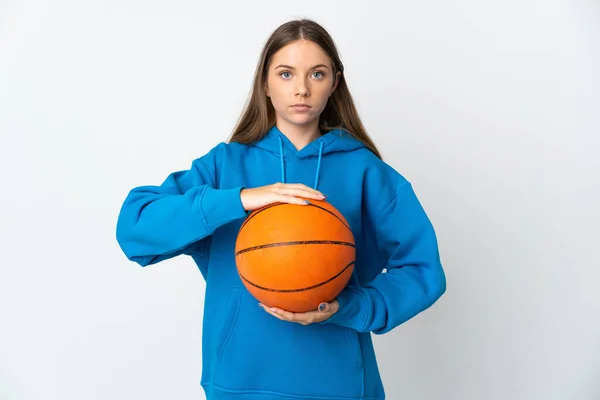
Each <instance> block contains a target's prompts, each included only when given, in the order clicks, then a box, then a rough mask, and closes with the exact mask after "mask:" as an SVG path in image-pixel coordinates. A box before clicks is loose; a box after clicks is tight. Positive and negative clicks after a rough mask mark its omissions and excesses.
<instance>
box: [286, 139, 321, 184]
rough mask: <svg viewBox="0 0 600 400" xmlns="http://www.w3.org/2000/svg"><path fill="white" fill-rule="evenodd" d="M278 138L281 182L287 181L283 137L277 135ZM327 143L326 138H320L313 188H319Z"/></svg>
mask: <svg viewBox="0 0 600 400" xmlns="http://www.w3.org/2000/svg"><path fill="white" fill-rule="evenodd" d="M277 139H279V160H280V162H281V183H285V162H284V161H283V140H282V139H281V135H277ZM324 143H325V139H323V138H320V139H319V159H318V160H317V173H316V174H315V186H314V187H313V189H315V190H317V186H318V184H319V172H320V170H321V157H323V144H324Z"/></svg>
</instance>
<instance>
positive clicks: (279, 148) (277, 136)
mask: <svg viewBox="0 0 600 400" xmlns="http://www.w3.org/2000/svg"><path fill="white" fill-rule="evenodd" d="M255 146H257V147H259V148H261V149H264V150H267V151H268V152H270V153H272V154H273V155H275V156H278V157H279V159H280V164H281V182H282V183H285V181H286V180H285V159H286V158H292V157H296V158H299V159H306V158H310V157H318V160H317V169H316V173H315V184H314V186H313V188H314V189H317V186H318V184H319V172H320V169H321V158H322V157H323V155H324V154H329V153H334V152H340V151H352V150H355V149H359V148H362V147H364V145H363V144H362V143H361V142H360V141H359V140H357V139H355V138H354V137H353V136H352V135H351V134H350V133H349V132H347V131H345V130H342V129H334V130H331V131H329V132H327V133H325V134H323V135H321V136H320V137H318V138H317V139H315V140H313V141H312V142H310V143H309V144H307V145H306V146H305V147H304V148H302V149H300V150H297V149H296V147H295V146H294V145H293V144H292V142H291V141H290V140H289V139H288V137H287V136H285V134H283V132H281V131H280V130H279V128H277V126H276V125H274V126H273V127H272V128H271V129H269V131H268V132H267V134H266V135H265V136H264V137H263V138H262V139H261V140H259V141H258V142H256V143H255Z"/></svg>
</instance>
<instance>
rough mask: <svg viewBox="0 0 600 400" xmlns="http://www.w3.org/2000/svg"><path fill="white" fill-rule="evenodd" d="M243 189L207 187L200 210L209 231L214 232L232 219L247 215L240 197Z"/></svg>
mask: <svg viewBox="0 0 600 400" xmlns="http://www.w3.org/2000/svg"><path fill="white" fill-rule="evenodd" d="M242 189H243V187H237V188H233V189H213V188H211V187H207V188H206V190H205V191H204V193H203V195H202V199H201V200H200V211H201V213H202V215H203V216H204V221H205V223H206V225H207V228H208V230H209V231H211V232H213V231H214V230H215V229H217V228H219V227H220V226H222V225H225V224H226V223H228V222H230V221H233V220H236V219H238V218H244V217H245V216H246V210H245V209H244V206H243V205H242V199H241V197H240V192H241V191H242Z"/></svg>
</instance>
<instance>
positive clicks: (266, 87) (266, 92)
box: [263, 83, 269, 97]
mask: <svg viewBox="0 0 600 400" xmlns="http://www.w3.org/2000/svg"><path fill="white" fill-rule="evenodd" d="M263 90H264V91H265V96H267V97H269V86H268V85H267V84H266V83H265V86H263Z"/></svg>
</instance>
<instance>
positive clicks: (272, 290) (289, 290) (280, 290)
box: [238, 261, 354, 293]
mask: <svg viewBox="0 0 600 400" xmlns="http://www.w3.org/2000/svg"><path fill="white" fill-rule="evenodd" d="M353 264H354V261H352V262H351V263H350V264H348V265H346V266H345V267H344V268H342V270H341V271H340V272H338V273H337V274H335V276H333V277H331V278H329V279H327V280H325V281H323V282H321V283H317V284H316V285H312V286H308V287H305V288H301V289H273V288H266V287H263V286H259V285H257V284H256V283H254V282H250V281H249V280H248V279H246V277H245V276H244V275H242V274H241V273H239V271H238V273H239V275H240V277H241V278H242V279H243V280H244V281H246V282H248V284H250V285H252V286H254V287H255V288H257V289H261V290H265V291H267V292H277V293H295V292H304V291H307V290H311V289H315V288H318V287H319V286H323V285H326V284H328V283H329V282H331V281H333V280H334V279H335V278H337V277H338V276H340V275H341V274H343V273H344V271H346V270H347V269H348V268H350V267H351V266H352V265H353Z"/></svg>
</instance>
